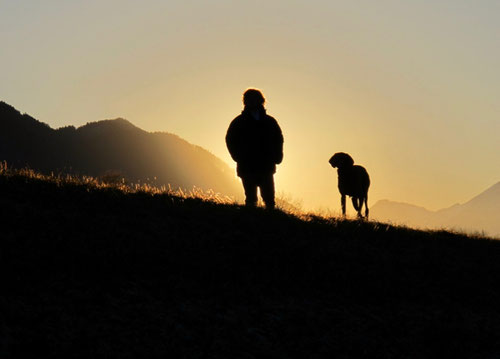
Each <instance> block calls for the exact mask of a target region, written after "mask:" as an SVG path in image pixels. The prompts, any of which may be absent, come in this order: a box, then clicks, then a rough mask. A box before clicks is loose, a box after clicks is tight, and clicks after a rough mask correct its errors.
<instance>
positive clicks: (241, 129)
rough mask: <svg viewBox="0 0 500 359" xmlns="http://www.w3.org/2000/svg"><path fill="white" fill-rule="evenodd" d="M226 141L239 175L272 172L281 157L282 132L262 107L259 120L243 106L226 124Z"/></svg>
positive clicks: (274, 170)
mask: <svg viewBox="0 0 500 359" xmlns="http://www.w3.org/2000/svg"><path fill="white" fill-rule="evenodd" d="M226 145H227V148H228V150H229V153H230V154H231V157H232V158H233V160H235V161H236V163H237V174H238V176H240V177H244V176H248V175H259V174H272V173H275V172H276V165H277V164H279V163H281V161H282V160H283V134H282V133H281V129H280V126H279V125H278V122H276V120H275V119H274V118H273V117H271V116H269V115H267V114H266V112H265V110H264V109H262V110H261V112H260V118H259V119H258V120H257V119H255V118H254V117H252V115H251V114H250V113H249V112H248V111H245V110H243V112H242V113H241V115H239V116H238V117H236V118H235V119H234V120H233V121H232V122H231V124H230V125H229V129H228V130H227V134H226Z"/></svg>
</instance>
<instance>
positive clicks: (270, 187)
mask: <svg viewBox="0 0 500 359" xmlns="http://www.w3.org/2000/svg"><path fill="white" fill-rule="evenodd" d="M259 187H260V195H261V196H262V199H263V200H264V203H265V204H266V208H267V209H273V208H274V206H275V201H274V177H273V174H272V173H271V174H266V175H263V176H262V177H261V178H260V181H259Z"/></svg>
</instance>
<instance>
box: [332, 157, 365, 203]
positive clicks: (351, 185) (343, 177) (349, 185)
mask: <svg viewBox="0 0 500 359" xmlns="http://www.w3.org/2000/svg"><path fill="white" fill-rule="evenodd" d="M337 172H338V175H339V176H338V180H339V191H340V193H341V194H345V195H347V196H352V197H365V196H366V194H367V193H368V188H369V187H370V176H368V172H367V171H366V169H365V168H364V167H363V166H358V165H354V166H352V167H347V168H339V169H338V170H337Z"/></svg>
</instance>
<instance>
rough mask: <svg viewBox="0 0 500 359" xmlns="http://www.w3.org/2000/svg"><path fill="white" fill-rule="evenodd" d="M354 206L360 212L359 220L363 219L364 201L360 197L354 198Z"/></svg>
mask: <svg viewBox="0 0 500 359" xmlns="http://www.w3.org/2000/svg"><path fill="white" fill-rule="evenodd" d="M352 205H353V206H354V209H355V210H356V212H358V217H359V218H361V217H363V216H362V215H361V206H362V205H363V201H362V199H361V198H358V197H352Z"/></svg>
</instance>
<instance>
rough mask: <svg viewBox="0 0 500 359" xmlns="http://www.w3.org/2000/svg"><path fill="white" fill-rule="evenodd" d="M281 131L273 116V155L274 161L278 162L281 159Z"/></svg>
mask: <svg viewBox="0 0 500 359" xmlns="http://www.w3.org/2000/svg"><path fill="white" fill-rule="evenodd" d="M283 142H284V139H283V133H282V132H281V128H280V126H279V125H278V122H277V121H276V120H275V119H274V118H273V156H274V158H273V159H274V163H275V164H277V165H278V164H280V163H281V162H282V161H283Z"/></svg>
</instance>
